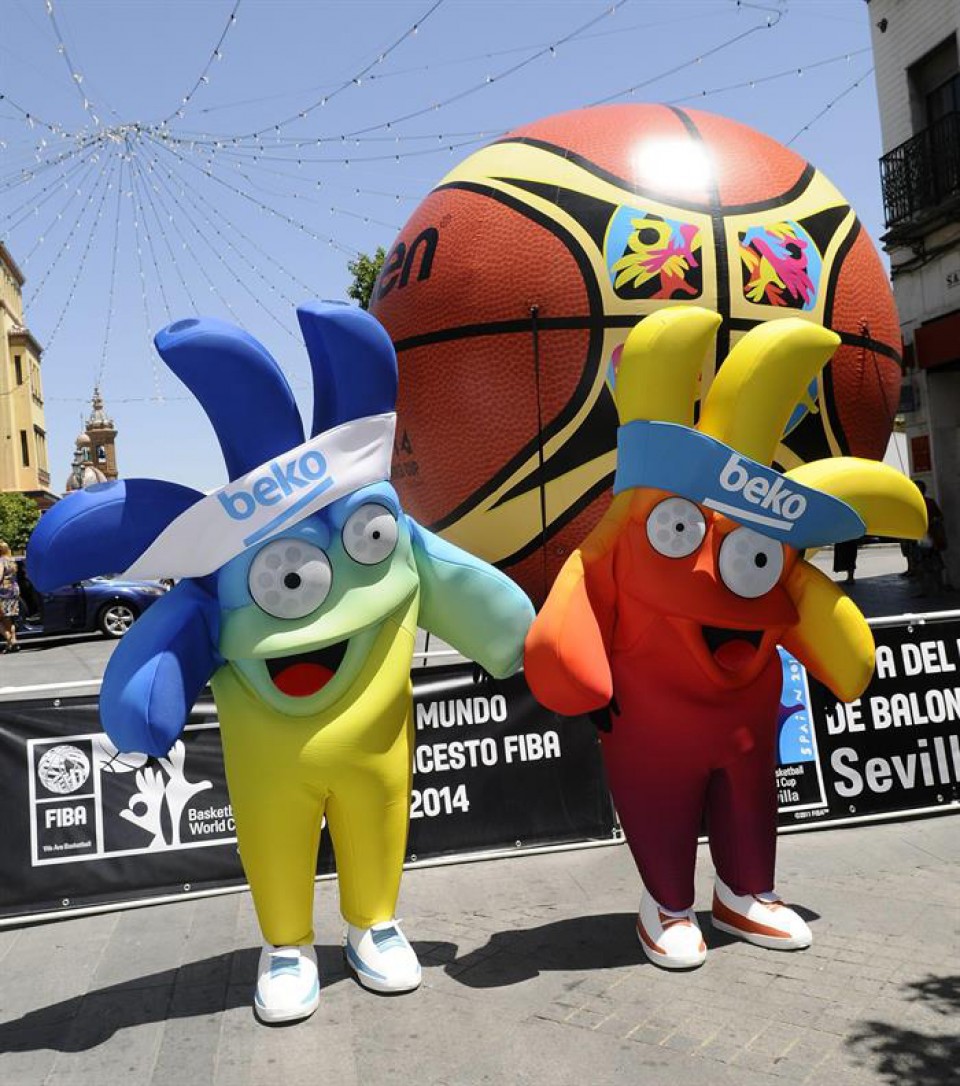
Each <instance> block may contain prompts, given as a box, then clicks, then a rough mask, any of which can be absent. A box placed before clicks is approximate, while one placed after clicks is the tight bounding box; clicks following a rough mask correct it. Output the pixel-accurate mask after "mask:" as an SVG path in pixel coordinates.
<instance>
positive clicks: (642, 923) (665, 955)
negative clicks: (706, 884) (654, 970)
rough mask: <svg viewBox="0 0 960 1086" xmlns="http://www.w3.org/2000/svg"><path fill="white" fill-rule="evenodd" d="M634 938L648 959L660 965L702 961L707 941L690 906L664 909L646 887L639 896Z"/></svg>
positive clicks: (673, 966)
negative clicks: (680, 909) (675, 910)
mask: <svg viewBox="0 0 960 1086" xmlns="http://www.w3.org/2000/svg"><path fill="white" fill-rule="evenodd" d="M637 938H638V939H639V940H640V945H641V946H642V947H643V952H644V954H646V956H647V957H648V958H649V959H650V961H652V962H653V964H654V965H659V966H662V967H663V968H664V969H696V967H697V966H698V965H703V963H704V961H706V957H707V944H706V943H705V942H704V941H703V935H702V934H701V933H700V925H699V924H698V923H697V914H696V913H695V912H694V911H693V909H684V910H683V911H682V912H673V911H671V910H670V909H664V908H662V907H661V906H660V905H658V904H657V902H656V901H655V900H654V899H653V898H652V897H651V896H650V895H649V894H648V893H647V891H646V890H644V891H643V896H642V897H641V898H640V915H639V916H638V917H637Z"/></svg>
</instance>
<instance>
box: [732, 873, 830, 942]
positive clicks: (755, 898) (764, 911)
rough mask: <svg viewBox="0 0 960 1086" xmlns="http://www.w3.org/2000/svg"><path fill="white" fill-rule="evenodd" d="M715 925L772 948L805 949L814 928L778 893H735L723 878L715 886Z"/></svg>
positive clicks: (749, 940) (811, 940)
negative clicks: (784, 901) (811, 928)
mask: <svg viewBox="0 0 960 1086" xmlns="http://www.w3.org/2000/svg"><path fill="white" fill-rule="evenodd" d="M713 926H714V927H715V928H719V929H720V931H725V932H728V933H729V934H730V935H736V936H737V937H738V938H740V939H746V941H747V942H748V943H754V944H755V945H756V946H762V947H766V948H767V949H768V950H803V949H804V948H806V947H808V946H809V945H810V944H811V943H812V942H813V932H812V931H811V930H810V928H809V927H808V926H807V922H806V921H805V920H804V919H803V917H801V916H800V915H799V914H798V913H795V912H794V911H793V909H791V908H789V907H788V906H787V905H784V903H783V902H782V901H781V900H780V898H779V897H778V896H777V895H776V894H774V893H765V894H735V893H734V892H733V891H732V890H731V889H730V887H729V886H727V884H726V883H725V882H724V881H723V880H722V879H720V878H718V879H717V880H716V883H715V884H714V889H713Z"/></svg>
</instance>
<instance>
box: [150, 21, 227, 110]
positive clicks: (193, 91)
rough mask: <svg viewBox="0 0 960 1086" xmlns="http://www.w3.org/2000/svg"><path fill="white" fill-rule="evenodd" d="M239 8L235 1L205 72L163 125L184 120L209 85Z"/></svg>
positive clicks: (204, 68) (204, 69) (205, 66)
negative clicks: (179, 119)
mask: <svg viewBox="0 0 960 1086" xmlns="http://www.w3.org/2000/svg"><path fill="white" fill-rule="evenodd" d="M239 8H240V0H235V3H234V5H233V8H232V10H231V12H230V15H229V16H228V17H227V24H226V26H225V27H224V28H223V31H222V32H221V34H220V38H219V40H218V41H217V44H216V45H215V46H214V47H213V52H212V53H211V54H210V57H209V59H208V60H207V63H206V64H205V65H204V66H203V71H202V72H201V73H200V75H199V76H197V81H196V83H194V84H193V86H192V87H191V88H190V90H188V91H187V93H186V94H185V95H184V96H183V98H182V99H181V100H180V105H179V106H178V107H177V108H176V109H175V110H174V111H173V112H172V113H170V114H169V115H168V116H166V117H164V118H163V120H162V121H161V122H160V124H161V125H167V124H169V123H170V121H172V120H173V119H174V117H180V118H182V117H183V116H184V114H185V113H186V110H187V107H188V106H189V105H190V103H191V102H192V101H193V96H194V95H195V94H196V93H197V91H198V90H199V89H200V87H202V86H205V85H206V84H207V83H209V82H210V77H209V73H210V69H211V68H212V67H213V65H214V64H215V63H216V62H217V61H220V60H222V59H223V53H222V52H221V50H222V48H223V41H224V39H225V38H226V36H227V35H228V34H229V33H230V30H231V29H232V28H233V27H234V26H235V25H236V22H237V11H238V9H239Z"/></svg>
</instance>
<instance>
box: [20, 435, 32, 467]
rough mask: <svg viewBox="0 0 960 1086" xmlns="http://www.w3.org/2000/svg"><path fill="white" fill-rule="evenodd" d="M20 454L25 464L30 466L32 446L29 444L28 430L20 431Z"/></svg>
mask: <svg viewBox="0 0 960 1086" xmlns="http://www.w3.org/2000/svg"><path fill="white" fill-rule="evenodd" d="M20 455H21V456H22V457H23V466H24V467H25V468H28V467H30V446H29V445H28V444H27V431H26V430H21V431H20Z"/></svg>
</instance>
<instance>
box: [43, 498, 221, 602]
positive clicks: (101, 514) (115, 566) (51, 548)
mask: <svg viewBox="0 0 960 1086" xmlns="http://www.w3.org/2000/svg"><path fill="white" fill-rule="evenodd" d="M202 497H203V495H202V494H201V493H200V492H199V491H196V490H192V489H191V488H190V487H187V486H180V485H179V484H177V483H166V482H163V481H162V480H160V479H121V480H118V481H117V482H113V483H100V484H99V485H97V486H90V487H86V488H85V489H83V490H78V491H77V492H76V493H74V494H69V495H68V496H67V497H65V498H64V499H63V500H62V501H59V502H57V504H56V505H55V506H53V508H52V509H49V510H48V511H47V512H46V513H44V515H43V516H42V517H41V518H40V522H39V523H38V524H37V526H36V528H35V529H34V531H33V535H32V536H31V537H30V542H29V543H28V544H27V575H28V576H29V578H30V580H31V581H32V582H33V583H34V585H36V587H37V588H38V589H39V590H40V591H41V592H52V591H53V589H55V588H60V587H61V586H62V585H65V584H72V583H73V582H74V581H81V580H83V579H84V578H85V577H96V576H98V575H100V574H105V573H122V572H123V571H124V570H125V569H127V567H128V566H130V565H131V564H132V563H133V561H134V560H135V559H136V558H138V557H139V556H140V555H141V554H142V553H143V552H144V551H145V550H146V549H147V547H149V546H150V544H151V543H152V542H153V541H154V539H156V537H157V536H158V535H159V534H160V533H161V532H162V531H163V530H164V528H166V527H167V525H168V524H170V522H171V521H173V520H174V519H176V517H178V516H179V515H180V514H181V513H182V512H183V511H184V510H185V509H189V508H190V506H191V505H193V504H194V502H197V501H199V500H200V499H201V498H202Z"/></svg>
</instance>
